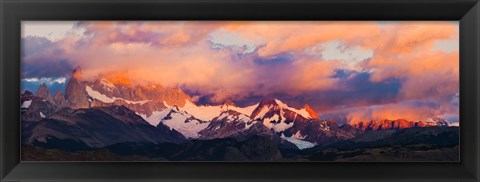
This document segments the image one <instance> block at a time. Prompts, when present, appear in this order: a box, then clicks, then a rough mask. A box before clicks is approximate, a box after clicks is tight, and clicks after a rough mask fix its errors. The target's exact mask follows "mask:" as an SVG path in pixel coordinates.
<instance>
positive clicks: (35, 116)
mask: <svg viewBox="0 0 480 182" xmlns="http://www.w3.org/2000/svg"><path fill="white" fill-rule="evenodd" d="M82 74H83V73H82V71H81V69H80V68H77V69H75V70H74V71H73V73H72V76H71V78H70V79H69V80H68V83H67V86H66V89H65V94H62V92H61V90H57V92H56V93H55V94H52V93H50V91H49V89H48V87H47V85H45V84H42V85H41V86H40V87H39V88H38V89H37V92H36V93H35V94H33V93H32V92H29V91H25V92H24V93H23V94H22V95H21V111H22V113H21V119H22V142H23V144H25V145H33V146H37V147H43V148H51V149H61V150H87V149H98V148H104V147H109V146H112V145H118V144H122V143H132V142H133V143H137V144H139V143H149V144H152V145H160V144H164V143H171V144H175V145H184V144H185V143H189V142H200V141H217V140H220V139H227V140H229V139H232V138H233V139H235V140H236V141H240V142H241V141H249V140H250V139H252V138H255V137H257V138H255V141H263V139H259V138H258V137H262V138H265V139H268V141H269V142H271V145H274V146H276V147H278V148H280V149H282V150H299V149H302V150H305V149H307V148H315V147H316V146H317V147H319V146H328V145H331V144H334V143H338V142H344V141H354V140H357V139H359V138H362V137H365V136H366V135H368V134H370V133H374V132H377V131H386V132H385V133H389V134H388V136H390V134H393V133H394V132H390V131H400V130H406V129H410V128H442V127H448V122H447V121H446V120H444V119H442V118H438V117H433V118H432V119H431V121H408V120H405V119H396V120H388V119H384V120H371V121H365V122H358V123H356V124H343V125H339V124H338V123H337V122H336V121H334V120H324V119H320V118H319V115H318V114H317V113H316V112H315V111H314V110H313V109H312V108H311V107H310V106H309V105H305V106H304V107H302V108H300V109H298V108H293V107H290V106H288V105H287V104H286V103H284V102H282V101H281V100H278V99H264V100H261V101H259V102H258V103H256V104H253V105H251V106H247V107H239V106H237V105H235V103H233V102H232V101H231V100H226V101H225V102H224V103H223V104H220V105H197V104H196V103H194V102H193V100H192V98H190V96H189V95H188V94H186V93H185V92H184V91H182V90H181V89H180V88H166V87H162V86H161V85H158V84H151V85H135V84H133V83H131V82H129V81H128V79H125V78H122V77H120V78H119V77H115V78H112V77H110V76H108V75H99V76H98V77H97V78H95V79H92V80H82V79H81V78H82ZM457 128H458V127H457ZM377 133H378V132H377ZM383 135H387V134H382V136H383ZM220 141H224V140H220ZM214 143H215V142H214ZM247 143H248V142H247ZM239 145H240V144H239ZM232 150H233V149H232ZM240 151H242V152H245V150H243V149H242V150H240V149H239V151H238V152H236V153H239V152H240ZM247 151H248V150H247ZM234 153H235V152H234ZM232 155H233V154H232ZM275 155H278V154H277V153H275ZM241 156H250V154H247V153H243V154H242V155H241ZM164 157H165V156H164ZM267 158H268V157H267ZM274 158H275V157H274ZM176 159H178V156H177V158H176Z"/></svg>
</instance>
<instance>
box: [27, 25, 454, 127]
mask: <svg viewBox="0 0 480 182" xmlns="http://www.w3.org/2000/svg"><path fill="white" fill-rule="evenodd" d="M28 24H29V22H26V23H24V25H25V26H27V27H28ZM40 24H41V23H40ZM45 25H49V24H45ZM72 25H73V26H72V27H71V30H67V31H66V32H75V31H78V30H82V31H81V32H82V33H81V34H75V33H67V34H65V35H63V34H62V35H63V36H62V37H61V38H56V39H51V38H49V37H46V36H48V35H44V34H42V33H41V32H42V31H47V30H41V31H40V30H39V33H35V31H33V30H32V31H33V32H32V31H30V32H31V33H29V35H38V36H35V37H34V36H24V37H23V38H22V48H23V49H22V50H23V51H22V78H24V79H31V78H42V77H43V78H59V77H65V76H68V75H69V74H70V72H71V70H72V69H73V68H74V67H76V66H77V65H80V66H81V67H82V69H83V70H84V79H93V78H95V77H96V76H98V75H99V74H104V75H109V77H110V79H112V80H118V81H121V80H124V78H126V79H129V80H131V81H132V83H134V84H151V83H158V84H161V85H163V86H165V87H180V88H182V89H184V90H185V91H186V92H187V93H189V94H191V95H192V97H195V100H197V101H198V102H200V103H218V102H222V101H223V100H224V99H227V98H230V99H232V100H234V101H236V102H240V103H244V104H247V103H251V102H256V101H258V100H259V99H264V98H280V99H282V100H285V101H286V102H287V103H289V104H292V105H295V106H303V104H305V103H308V104H309V105H311V106H312V107H313V108H314V109H315V110H316V111H318V112H320V113H323V114H324V115H325V116H326V115H329V114H330V115H331V116H333V115H332V113H335V112H340V111H342V113H343V118H345V119H349V120H355V119H352V118H354V116H355V117H359V118H368V117H379V116H382V117H392V118H393V117H397V116H398V117H399V116H402V117H409V118H406V119H410V118H411V119H416V118H420V117H424V115H429V114H439V113H440V111H445V112H447V111H448V113H455V112H456V111H455V108H456V109H457V111H458V104H457V106H452V104H451V103H452V102H453V101H452V97H453V96H454V95H455V94H457V93H458V86H459V70H458V69H459V52H458V46H456V45H458V23H452V22H395V23H379V22H320V21H319V22H309V21H305V22H276V21H275V22H260V21H259V22H251V21H230V22H210V21H206V22H203V21H202V22H200V21H198V22H180V21H178V22H177V21H173V22H171V21H148V22H132V21H127V22H108V21H92V22H77V23H73V24H72ZM48 31H50V30H48ZM62 32H65V30H64V29H62V30H59V33H62ZM453 100H454V99H453ZM420 101H421V102H420ZM418 102H420V103H424V104H418ZM426 103H428V104H426ZM440 106H443V107H440ZM395 107H398V108H397V109H396V108H395ZM388 109H392V110H393V111H391V112H387V111H388ZM347 111H348V112H347ZM353 111H355V112H353ZM382 112H383V113H384V115H381V113H382ZM421 112H424V113H425V114H422V113H421ZM346 116H348V118H347V117H346ZM360 116H362V117H360Z"/></svg>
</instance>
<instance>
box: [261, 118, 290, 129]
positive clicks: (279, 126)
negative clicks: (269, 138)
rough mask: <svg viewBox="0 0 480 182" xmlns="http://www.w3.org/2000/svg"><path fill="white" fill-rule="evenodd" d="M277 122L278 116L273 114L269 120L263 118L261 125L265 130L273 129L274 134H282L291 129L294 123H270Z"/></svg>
mask: <svg viewBox="0 0 480 182" xmlns="http://www.w3.org/2000/svg"><path fill="white" fill-rule="evenodd" d="M279 120H280V116H279V115H277V114H275V115H273V116H272V117H270V118H264V119H263V125H265V126H266V127H267V128H270V129H273V131H275V132H282V131H285V130H286V129H288V128H291V127H292V126H293V123H294V122H290V123H288V124H287V123H285V122H279V123H271V121H279Z"/></svg>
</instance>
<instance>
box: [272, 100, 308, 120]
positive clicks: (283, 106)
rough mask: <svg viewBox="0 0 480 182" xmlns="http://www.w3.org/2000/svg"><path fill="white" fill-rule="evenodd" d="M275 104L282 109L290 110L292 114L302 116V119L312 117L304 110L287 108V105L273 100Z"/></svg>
mask: <svg viewBox="0 0 480 182" xmlns="http://www.w3.org/2000/svg"><path fill="white" fill-rule="evenodd" d="M275 102H276V103H277V104H278V105H279V106H280V107H282V108H286V109H288V110H291V111H293V112H296V113H298V114H300V115H301V116H303V117H304V118H307V119H308V118H313V116H311V115H310V114H309V113H308V112H307V110H306V109H305V108H302V109H295V108H293V107H289V106H288V105H287V104H285V103H283V102H282V101H280V100H278V99H275Z"/></svg>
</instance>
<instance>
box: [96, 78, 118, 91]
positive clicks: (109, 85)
mask: <svg viewBox="0 0 480 182" xmlns="http://www.w3.org/2000/svg"><path fill="white" fill-rule="evenodd" d="M100 83H101V84H102V85H103V87H104V88H105V89H107V90H108V91H112V89H115V88H117V87H116V86H115V85H114V84H113V83H112V82H110V81H108V80H106V79H104V78H102V79H101V80H100Z"/></svg>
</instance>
